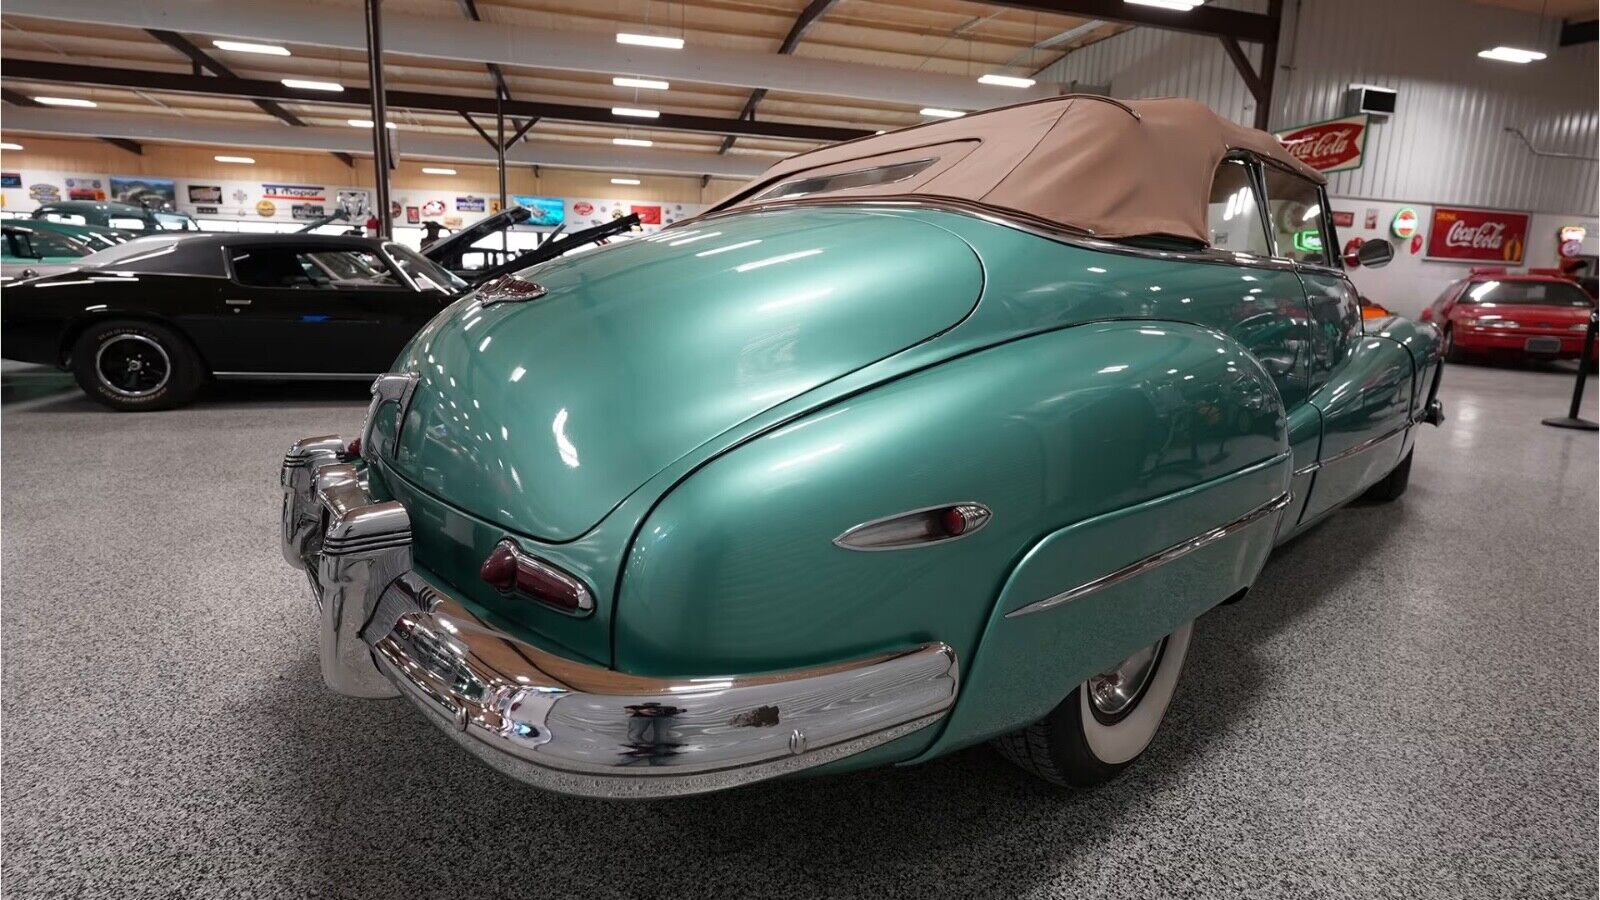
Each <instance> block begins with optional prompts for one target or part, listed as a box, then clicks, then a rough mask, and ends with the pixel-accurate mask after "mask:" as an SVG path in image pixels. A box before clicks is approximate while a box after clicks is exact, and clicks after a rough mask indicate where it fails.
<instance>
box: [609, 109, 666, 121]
mask: <svg viewBox="0 0 1600 900" xmlns="http://www.w3.org/2000/svg"><path fill="white" fill-rule="evenodd" d="M611 114H612V115H613V116H633V117H634V118H636V119H659V118H661V111H660V110H655V109H635V108H634V107H631V106H613V107H611Z"/></svg>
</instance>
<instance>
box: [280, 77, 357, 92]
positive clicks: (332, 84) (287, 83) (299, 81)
mask: <svg viewBox="0 0 1600 900" xmlns="http://www.w3.org/2000/svg"><path fill="white" fill-rule="evenodd" d="M283 86H284V87H291V88H299V89H300V90H302V91H328V92H330V93H335V94H337V93H339V92H341V91H343V90H344V85H342V84H340V83H338V82H337V81H307V80H306V79H304V78H285V79H283Z"/></svg>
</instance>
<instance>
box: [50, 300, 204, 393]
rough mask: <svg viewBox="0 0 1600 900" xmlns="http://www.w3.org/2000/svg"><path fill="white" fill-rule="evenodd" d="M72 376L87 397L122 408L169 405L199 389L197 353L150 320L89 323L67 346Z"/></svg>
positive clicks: (199, 373) (180, 339) (177, 337)
mask: <svg viewBox="0 0 1600 900" xmlns="http://www.w3.org/2000/svg"><path fill="white" fill-rule="evenodd" d="M72 374H73V376H74V377H76V378H77V380H78V386H79V387H81V388H83V392H84V393H86V394H88V395H89V396H90V397H93V398H94V399H96V400H98V401H100V402H101V403H104V404H105V405H106V406H109V407H111V408H112V409H115V410H119V411H122V412H140V411H144V410H154V409H171V408H172V407H174V406H182V405H183V404H185V403H188V402H189V401H190V400H191V399H192V398H193V397H194V395H195V392H196V391H198V390H199V388H200V379H201V368H200V360H199V357H197V356H196V355H195V352H194V350H193V349H192V348H191V347H190V346H189V343H188V342H187V341H185V340H184V339H183V338H182V337H180V336H179V335H178V334H177V333H175V332H174V331H172V330H171V329H169V328H166V327H163V326H161V325H156V324H154V323H150V322H127V321H124V322H104V323H101V324H97V325H93V326H91V327H90V328H89V329H88V330H87V331H85V332H84V333H83V334H82V335H80V336H79V337H78V341H77V343H76V344H74V345H73V348H72Z"/></svg>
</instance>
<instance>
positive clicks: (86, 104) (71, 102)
mask: <svg viewBox="0 0 1600 900" xmlns="http://www.w3.org/2000/svg"><path fill="white" fill-rule="evenodd" d="M33 99H34V102H36V103H43V104H44V105H45V106H79V107H82V108H84V109H93V108H94V107H96V106H98V105H99V104H97V103H95V102H94V101H93V100H81V99H79V98H77V97H35V98H33Z"/></svg>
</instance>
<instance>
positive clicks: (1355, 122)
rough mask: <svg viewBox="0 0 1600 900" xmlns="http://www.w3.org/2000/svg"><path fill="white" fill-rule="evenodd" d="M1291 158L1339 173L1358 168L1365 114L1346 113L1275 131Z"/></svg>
mask: <svg viewBox="0 0 1600 900" xmlns="http://www.w3.org/2000/svg"><path fill="white" fill-rule="evenodd" d="M1276 136H1277V138H1278V141H1279V142H1280V143H1282V144H1283V146H1284V147H1285V148H1287V149H1288V151H1289V153H1290V154H1291V155H1293V156H1294V158H1295V159H1298V160H1300V161H1301V162H1303V163H1305V164H1306V165H1308V166H1310V167H1311V168H1313V169H1316V170H1317V171H1318V172H1343V171H1345V170H1346V169H1358V168H1360V167H1361V156H1362V154H1363V153H1365V152H1366V149H1367V117H1366V116H1365V115H1359V116H1346V117H1344V118H1343V119H1333V120H1332V121H1328V122H1316V123H1313V124H1311V125H1301V126H1298V127H1296V128H1291V129H1289V130H1288V131H1280V132H1277V135H1276Z"/></svg>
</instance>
